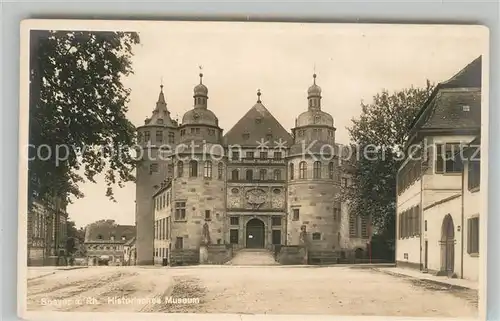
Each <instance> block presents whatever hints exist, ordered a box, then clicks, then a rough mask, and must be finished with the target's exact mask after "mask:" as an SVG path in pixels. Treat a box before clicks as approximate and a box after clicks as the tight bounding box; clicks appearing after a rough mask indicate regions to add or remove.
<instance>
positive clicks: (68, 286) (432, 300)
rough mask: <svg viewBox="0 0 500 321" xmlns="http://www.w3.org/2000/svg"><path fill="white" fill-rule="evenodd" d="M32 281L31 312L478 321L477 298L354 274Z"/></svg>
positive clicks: (224, 269) (214, 270) (343, 270)
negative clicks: (468, 320)
mask: <svg viewBox="0 0 500 321" xmlns="http://www.w3.org/2000/svg"><path fill="white" fill-rule="evenodd" d="M28 278H29V281H28V309H29V310H45V311H47V310H55V311H78V312H84V311H106V312H134V311H142V312H190V313H196V312H200V313H245V314H247V313H275V314H333V315H376V316H414V317H475V316H477V292H476V291H474V290H448V289H447V288H446V287H443V286H437V285H435V284H434V285H433V284H430V283H426V282H424V281H418V280H416V279H413V278H403V277H397V276H393V275H388V274H386V273H383V272H379V271H376V270H372V269H360V268H351V267H283V266H260V267H248V266H244V267H239V266H197V267H176V268H156V267H90V268H84V269H75V270H68V271H65V270H59V271H55V273H52V272H50V271H47V270H43V271H42V269H40V268H38V269H37V268H30V269H29V272H28ZM120 298H127V299H128V300H120Z"/></svg>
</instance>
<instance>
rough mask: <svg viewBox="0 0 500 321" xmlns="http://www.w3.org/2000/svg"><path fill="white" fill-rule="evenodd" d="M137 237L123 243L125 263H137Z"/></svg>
mask: <svg viewBox="0 0 500 321" xmlns="http://www.w3.org/2000/svg"><path fill="white" fill-rule="evenodd" d="M135 240H136V239H135V237H133V238H131V239H130V240H129V241H127V242H126V243H125V244H123V265H136V261H137V251H136V248H135Z"/></svg>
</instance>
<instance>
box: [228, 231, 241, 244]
mask: <svg viewBox="0 0 500 321" xmlns="http://www.w3.org/2000/svg"><path fill="white" fill-rule="evenodd" d="M238 239H239V233H238V230H236V229H231V230H229V243H231V244H238Z"/></svg>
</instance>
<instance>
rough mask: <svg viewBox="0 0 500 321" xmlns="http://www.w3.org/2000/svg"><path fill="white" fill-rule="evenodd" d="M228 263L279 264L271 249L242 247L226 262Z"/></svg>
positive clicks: (250, 264) (251, 264) (249, 264)
mask: <svg viewBox="0 0 500 321" xmlns="http://www.w3.org/2000/svg"><path fill="white" fill-rule="evenodd" d="M226 264H227V265H248V266H253V265H279V263H277V262H276V260H275V259H274V255H273V253H272V252H271V251H269V250H266V249H242V250H239V251H238V252H237V253H236V255H235V256H234V257H233V258H232V259H231V260H230V261H229V262H227V263H226Z"/></svg>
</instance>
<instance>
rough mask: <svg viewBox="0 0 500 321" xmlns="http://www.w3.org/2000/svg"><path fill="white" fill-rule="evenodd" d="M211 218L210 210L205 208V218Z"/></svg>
mask: <svg viewBox="0 0 500 321" xmlns="http://www.w3.org/2000/svg"><path fill="white" fill-rule="evenodd" d="M210 219H211V213H210V210H205V220H210Z"/></svg>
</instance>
